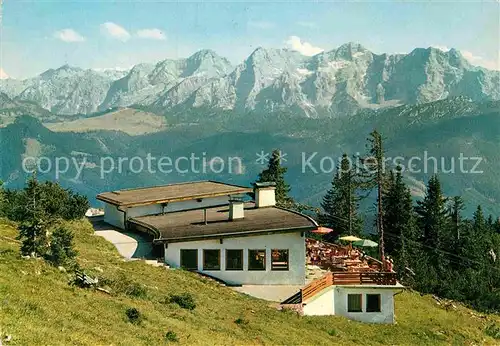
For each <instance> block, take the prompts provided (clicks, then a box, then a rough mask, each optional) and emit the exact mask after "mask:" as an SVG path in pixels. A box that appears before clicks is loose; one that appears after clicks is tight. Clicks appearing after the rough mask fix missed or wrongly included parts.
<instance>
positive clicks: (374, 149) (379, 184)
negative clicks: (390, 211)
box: [360, 130, 387, 259]
mask: <svg viewBox="0 0 500 346" xmlns="http://www.w3.org/2000/svg"><path fill="white" fill-rule="evenodd" d="M384 156H385V154H384V148H383V141H382V135H381V134H380V133H379V132H378V131H377V130H373V131H372V132H371V133H370V136H369V137H368V157H365V158H360V167H361V172H362V175H363V177H364V179H365V180H364V183H363V185H362V186H363V187H364V189H365V190H368V191H372V190H373V189H374V188H376V190H377V203H376V204H377V217H376V226H377V234H378V238H379V242H378V243H379V256H380V258H381V259H384V258H385V245H384V238H385V237H384V209H383V203H382V197H383V194H384V192H385V190H386V188H387V175H386V173H385V170H386V167H385V157H384Z"/></svg>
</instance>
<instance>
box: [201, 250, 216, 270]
mask: <svg viewBox="0 0 500 346" xmlns="http://www.w3.org/2000/svg"><path fill="white" fill-rule="evenodd" d="M203 270H220V250H203Z"/></svg>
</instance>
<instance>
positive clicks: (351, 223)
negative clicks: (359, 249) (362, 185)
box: [320, 154, 363, 240]
mask: <svg viewBox="0 0 500 346" xmlns="http://www.w3.org/2000/svg"><path fill="white" fill-rule="evenodd" d="M358 185H359V182H358V179H357V177H356V174H355V168H354V167H353V165H352V163H351V161H350V160H349V157H348V156H347V154H344V155H343V156H342V160H341V161H340V162H339V164H338V165H337V170H336V173H335V174H334V176H333V179H332V182H331V188H330V189H329V190H328V191H327V192H326V195H325V196H324V197H323V201H322V202H321V207H322V209H323V213H322V214H321V215H320V221H321V222H322V223H324V224H325V225H326V226H328V227H330V228H332V229H333V230H334V234H332V235H331V236H330V235H329V237H328V238H331V237H336V236H338V235H340V234H352V235H358V236H359V235H360V234H361V233H362V229H363V222H362V220H361V218H360V217H359V216H358V198H357V196H356V193H355V191H356V189H357V188H358ZM331 240H333V239H331Z"/></svg>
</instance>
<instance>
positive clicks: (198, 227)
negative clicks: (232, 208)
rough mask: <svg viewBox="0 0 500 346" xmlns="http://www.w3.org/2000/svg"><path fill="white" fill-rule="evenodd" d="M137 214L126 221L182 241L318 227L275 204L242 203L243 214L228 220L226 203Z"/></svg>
mask: <svg viewBox="0 0 500 346" xmlns="http://www.w3.org/2000/svg"><path fill="white" fill-rule="evenodd" d="M206 213H207V224H205V223H204V210H203V209H195V210H188V211H179V212H172V213H166V214H163V215H151V216H140V217H136V218H131V219H130V220H129V222H131V223H132V224H135V225H138V226H139V228H141V227H143V228H145V230H146V231H150V232H151V233H153V234H154V235H155V237H156V238H157V241H162V242H167V243H169V242H172V243H173V242H182V241H194V240H202V239H210V238H227V237H242V236H248V235H259V234H269V233H283V232H303V231H308V230H313V229H316V228H318V225H317V223H316V222H315V221H314V220H313V219H312V218H310V217H308V216H306V215H303V214H300V213H297V212H294V211H291V210H286V209H282V208H278V207H265V208H256V207H255V204H254V203H246V204H245V210H244V218H242V219H237V220H233V221H230V220H229V219H228V216H229V208H228V206H222V207H214V208H207V209H206Z"/></svg>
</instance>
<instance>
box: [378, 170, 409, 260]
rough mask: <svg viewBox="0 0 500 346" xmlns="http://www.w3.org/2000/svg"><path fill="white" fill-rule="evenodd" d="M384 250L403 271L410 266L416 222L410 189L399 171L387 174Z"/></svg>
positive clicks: (384, 203)
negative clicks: (394, 259)
mask: <svg viewBox="0 0 500 346" xmlns="http://www.w3.org/2000/svg"><path fill="white" fill-rule="evenodd" d="M382 201H383V206H384V220H383V221H384V227H385V233H384V244H385V250H386V252H387V253H389V254H390V255H391V256H394V257H395V258H396V263H397V264H399V267H402V269H403V270H405V268H407V267H408V266H409V265H410V257H411V255H412V253H413V249H414V247H415V241H416V239H415V236H416V223H415V222H416V220H415V212H414V208H413V201H412V198H411V193H410V189H409V188H408V187H407V186H406V184H405V183H404V182H403V176H402V173H401V169H400V168H399V167H398V168H397V171H396V174H395V175H394V173H393V172H392V171H391V172H390V174H389V184H388V191H387V193H386V194H385V195H384V196H383V199H382Z"/></svg>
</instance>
